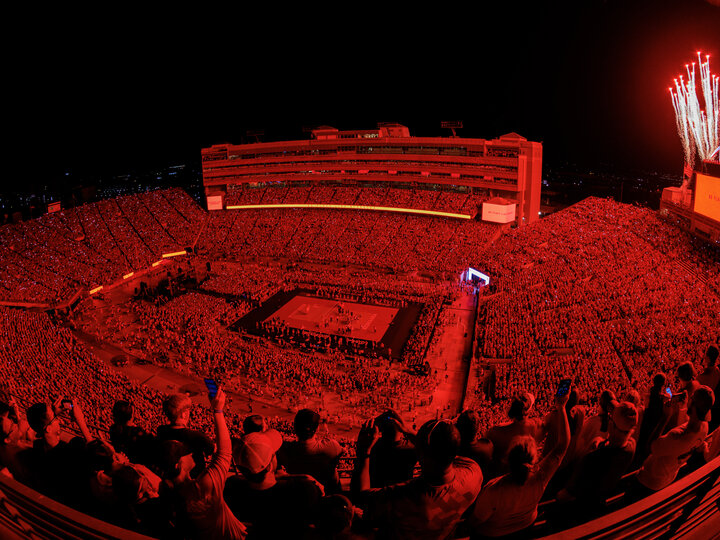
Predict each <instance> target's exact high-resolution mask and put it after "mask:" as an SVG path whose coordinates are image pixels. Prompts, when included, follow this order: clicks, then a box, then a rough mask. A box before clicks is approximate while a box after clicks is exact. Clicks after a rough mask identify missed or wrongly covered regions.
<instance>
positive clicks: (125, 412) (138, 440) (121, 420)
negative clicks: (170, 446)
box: [110, 399, 155, 464]
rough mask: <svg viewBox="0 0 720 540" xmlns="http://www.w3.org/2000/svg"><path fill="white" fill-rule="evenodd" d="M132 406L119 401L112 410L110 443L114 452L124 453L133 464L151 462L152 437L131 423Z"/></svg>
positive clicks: (129, 403)
mask: <svg viewBox="0 0 720 540" xmlns="http://www.w3.org/2000/svg"><path fill="white" fill-rule="evenodd" d="M133 413H134V406H133V404H132V403H131V402H129V401H126V400H124V399H119V400H117V401H116V402H115V404H114V405H113V409H112V415H113V424H112V425H111V426H110V442H111V443H112V445H113V447H114V448H115V450H117V451H118V452H122V453H124V454H125V455H126V456H128V458H129V459H130V461H132V462H134V463H144V464H148V463H151V462H152V459H153V452H154V444H153V443H154V442H155V441H154V437H153V436H152V435H151V434H150V433H148V432H147V431H145V430H144V429H143V428H141V427H140V426H136V425H135V422H134V421H133Z"/></svg>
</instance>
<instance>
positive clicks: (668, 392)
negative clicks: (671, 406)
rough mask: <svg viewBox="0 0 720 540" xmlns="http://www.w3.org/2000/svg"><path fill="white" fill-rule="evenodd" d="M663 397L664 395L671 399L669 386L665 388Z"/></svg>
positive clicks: (671, 394) (671, 392)
mask: <svg viewBox="0 0 720 540" xmlns="http://www.w3.org/2000/svg"><path fill="white" fill-rule="evenodd" d="M665 395H666V396H667V397H668V398H672V397H673V391H672V388H670V387H669V386H668V387H667V388H665Z"/></svg>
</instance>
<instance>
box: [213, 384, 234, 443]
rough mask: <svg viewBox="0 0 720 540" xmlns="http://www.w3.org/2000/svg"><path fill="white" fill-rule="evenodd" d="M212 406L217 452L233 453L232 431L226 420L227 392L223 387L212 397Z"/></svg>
mask: <svg viewBox="0 0 720 540" xmlns="http://www.w3.org/2000/svg"><path fill="white" fill-rule="evenodd" d="M210 408H211V409H212V414H213V420H214V423H215V445H216V448H217V449H216V453H218V454H232V442H231V441H230V431H229V430H228V427H227V422H226V421H225V392H223V390H222V388H220V389H218V392H217V394H216V395H215V397H214V398H211V399H210Z"/></svg>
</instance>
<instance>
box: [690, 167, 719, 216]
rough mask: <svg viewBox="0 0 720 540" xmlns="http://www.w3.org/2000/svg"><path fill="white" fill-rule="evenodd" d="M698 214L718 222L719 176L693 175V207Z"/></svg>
mask: <svg viewBox="0 0 720 540" xmlns="http://www.w3.org/2000/svg"><path fill="white" fill-rule="evenodd" d="M693 210H695V212H697V213H698V214H702V215H703V216H706V217H709V218H710V219H714V220H715V221H718V222H720V178H718V177H716V176H708V175H707V174H700V173H697V174H696V175H695V207H694V208H693Z"/></svg>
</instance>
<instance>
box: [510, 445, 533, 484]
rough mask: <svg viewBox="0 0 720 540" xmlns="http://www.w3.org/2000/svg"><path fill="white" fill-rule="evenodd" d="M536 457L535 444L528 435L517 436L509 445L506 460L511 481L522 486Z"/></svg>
mask: <svg viewBox="0 0 720 540" xmlns="http://www.w3.org/2000/svg"><path fill="white" fill-rule="evenodd" d="M536 459H537V444H536V443H535V439H533V438H532V437H530V436H527V435H526V436H522V437H517V438H516V439H514V441H513V442H512V443H511V445H510V450H508V454H507V461H508V467H509V468H510V478H511V479H512V481H513V482H514V483H515V484H517V485H519V486H522V485H523V484H525V482H526V481H527V479H528V476H530V472H531V471H532V468H533V465H534V464H535V460H536Z"/></svg>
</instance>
